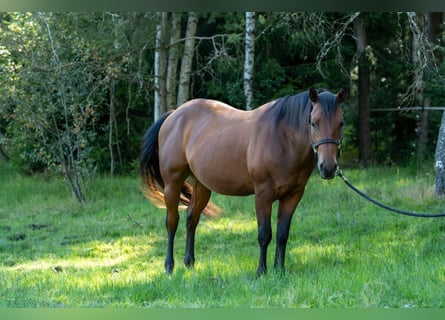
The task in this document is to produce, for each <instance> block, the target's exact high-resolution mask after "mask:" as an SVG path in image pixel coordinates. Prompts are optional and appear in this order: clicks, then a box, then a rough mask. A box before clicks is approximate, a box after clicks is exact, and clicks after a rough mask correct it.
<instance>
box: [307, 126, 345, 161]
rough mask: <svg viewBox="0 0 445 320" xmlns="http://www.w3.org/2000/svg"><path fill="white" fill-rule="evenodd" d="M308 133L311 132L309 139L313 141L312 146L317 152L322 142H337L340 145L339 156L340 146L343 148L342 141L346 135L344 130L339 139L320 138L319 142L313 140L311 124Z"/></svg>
mask: <svg viewBox="0 0 445 320" xmlns="http://www.w3.org/2000/svg"><path fill="white" fill-rule="evenodd" d="M308 133H309V140H310V142H311V146H312V149H313V150H314V153H315V154H317V152H318V147H319V146H321V145H322V144H327V143H332V144H336V145H337V146H338V156H340V148H341V143H342V142H343V136H344V132H343V130H342V133H341V137H340V139H338V140H337V139H330V138H328V139H320V140H318V141H317V142H314V140H312V134H311V125H309V126H308Z"/></svg>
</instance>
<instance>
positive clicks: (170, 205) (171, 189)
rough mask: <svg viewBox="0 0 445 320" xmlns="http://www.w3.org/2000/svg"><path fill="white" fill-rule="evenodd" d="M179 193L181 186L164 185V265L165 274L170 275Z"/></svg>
mask: <svg viewBox="0 0 445 320" xmlns="http://www.w3.org/2000/svg"><path fill="white" fill-rule="evenodd" d="M180 192H181V185H178V184H171V185H166V186H165V188H164V200H165V206H166V207H167V216H166V219H165V225H166V228H167V236H168V245H167V256H166V258H165V264H164V266H165V272H166V273H172V272H173V268H174V265H175V260H174V257H173V247H174V241H175V235H176V230H177V229H178V223H179V213H178V204H179V195H180Z"/></svg>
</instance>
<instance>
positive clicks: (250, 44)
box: [244, 12, 255, 110]
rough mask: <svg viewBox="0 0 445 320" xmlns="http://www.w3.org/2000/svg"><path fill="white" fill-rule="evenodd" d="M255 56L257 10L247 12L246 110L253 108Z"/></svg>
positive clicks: (245, 59) (245, 57) (245, 58)
mask: <svg viewBox="0 0 445 320" xmlns="http://www.w3.org/2000/svg"><path fill="white" fill-rule="evenodd" d="M254 58H255V12H246V33H245V53H244V95H245V97H246V110H251V109H252V100H253V88H252V83H253V64H254V60H255V59H254Z"/></svg>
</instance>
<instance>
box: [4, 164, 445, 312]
mask: <svg viewBox="0 0 445 320" xmlns="http://www.w3.org/2000/svg"><path fill="white" fill-rule="evenodd" d="M344 173H345V175H346V176H347V177H348V179H349V180H350V181H351V182H352V183H355V184H356V185H357V186H358V187H359V188H361V189H362V190H364V191H365V192H368V193H369V194H371V195H372V196H374V197H376V198H378V199H380V200H383V201H384V202H386V203H388V204H390V205H393V206H396V207H400V208H403V209H407V210H416V211H422V212H433V213H434V212H441V211H445V202H444V201H445V199H436V198H435V197H434V196H433V193H434V188H433V186H434V176H433V174H432V170H431V172H425V173H422V174H420V173H415V172H414V173H413V170H410V169H409V168H408V169H407V168H402V169H397V168H371V169H366V170H364V169H361V170H358V169H349V170H344ZM139 187H140V181H139V180H138V178H136V177H117V178H113V179H110V178H106V177H97V178H95V180H94V182H93V184H92V187H91V200H90V201H89V202H88V203H87V204H83V205H80V204H77V203H76V202H75V201H73V200H72V197H71V194H70V192H69V190H68V189H67V187H66V185H65V183H64V182H63V181H62V180H60V179H56V178H45V177H29V176H23V175H20V174H19V173H17V172H15V171H14V170H13V169H12V168H11V167H10V165H8V164H6V163H4V162H0V306H2V307H6V306H7V307H102V306H119V307H136V306H137V307H176V308H177V307H445V290H444V288H445V219H444V218H442V219H419V218H410V217H404V216H399V215H395V214H393V213H389V212H386V211H383V210H382V209H379V208H377V207H375V206H373V205H372V204H369V203H368V202H366V201H365V200H363V199H361V198H359V197H358V196H357V195H356V194H355V193H353V192H352V191H351V190H349V189H347V188H346V186H345V185H344V184H343V182H342V181H341V180H340V179H338V178H337V179H335V180H332V181H324V180H321V179H320V178H319V177H318V176H317V175H314V176H313V177H312V178H311V179H310V181H309V184H308V186H307V189H306V194H305V196H304V197H303V200H302V201H301V203H300V206H299V208H298V209H297V211H296V213H295V215H294V219H293V222H292V227H291V235H290V238H289V244H288V254H287V260H286V268H287V272H286V273H285V274H276V273H274V272H272V270H270V271H269V273H268V274H267V275H266V276H264V277H260V278H257V277H256V274H255V272H256V264H257V260H258V246H257V241H256V237H257V230H256V220H255V215H254V207H253V198H252V197H244V198H239V197H224V196H220V195H213V198H212V199H213V201H214V202H215V203H216V204H218V205H219V206H220V207H222V208H223V209H224V211H225V214H224V215H223V216H221V217H220V218H218V219H213V220H212V219H207V218H204V217H203V218H202V219H201V222H200V224H199V226H198V230H197V236H196V260H197V261H196V264H195V268H194V269H193V270H188V269H186V268H185V267H184V266H183V264H182V257H183V253H184V250H185V226H184V221H185V219H184V216H183V215H182V219H181V224H180V227H179V229H178V233H177V238H176V243H175V244H176V247H175V257H176V268H175V271H174V273H173V274H172V275H171V276H167V275H165V274H164V267H163V263H164V257H165V256H164V255H165V251H166V231H165V228H164V219H165V214H164V211H163V210H161V209H157V208H154V207H153V206H152V205H151V204H150V203H149V202H148V201H147V200H146V199H145V198H144V197H143V196H142V195H141V193H140V191H139ZM274 221H275V217H274ZM274 229H275V228H274ZM274 231H275V230H274ZM274 246H275V243H274V241H272V243H271V247H270V250H269V257H268V262H269V266H271V265H272V263H273V253H274V251H275V249H274Z"/></svg>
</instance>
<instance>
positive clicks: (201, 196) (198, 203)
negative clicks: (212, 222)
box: [184, 180, 211, 267]
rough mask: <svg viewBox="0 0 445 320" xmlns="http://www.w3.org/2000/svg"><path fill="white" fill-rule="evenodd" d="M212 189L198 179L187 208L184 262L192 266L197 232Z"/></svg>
mask: <svg viewBox="0 0 445 320" xmlns="http://www.w3.org/2000/svg"><path fill="white" fill-rule="evenodd" d="M210 194H211V191H210V190H209V189H207V188H206V187H204V186H203V185H202V184H201V183H200V182H199V181H198V180H195V183H194V184H193V195H192V199H191V201H190V205H189V207H188V209H187V221H186V225H187V240H186V246H185V255H184V263H185V265H186V266H187V267H192V266H193V265H194V263H195V232H196V227H197V225H198V223H199V217H200V216H201V212H202V210H204V208H205V206H206V205H207V203H208V202H209V199H210Z"/></svg>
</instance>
